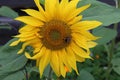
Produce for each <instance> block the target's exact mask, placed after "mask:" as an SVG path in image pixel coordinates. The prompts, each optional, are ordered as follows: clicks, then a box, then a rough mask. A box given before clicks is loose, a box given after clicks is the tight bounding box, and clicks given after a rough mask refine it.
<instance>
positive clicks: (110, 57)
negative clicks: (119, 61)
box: [105, 0, 120, 80]
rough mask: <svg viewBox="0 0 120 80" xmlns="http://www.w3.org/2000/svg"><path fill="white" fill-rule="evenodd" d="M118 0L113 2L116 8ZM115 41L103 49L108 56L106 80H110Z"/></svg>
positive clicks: (116, 25) (116, 24)
mask: <svg viewBox="0 0 120 80" xmlns="http://www.w3.org/2000/svg"><path fill="white" fill-rule="evenodd" d="M119 2H120V1H119ZM119 2H118V0H115V3H116V8H118V7H119V4H118V3H119ZM117 27H118V23H115V24H114V30H116V31H117ZM115 41H116V39H113V40H112V42H111V44H110V48H108V46H107V45H105V49H106V51H107V54H108V69H107V72H106V80H110V73H111V70H112V64H111V61H112V58H113V54H114V49H115Z"/></svg>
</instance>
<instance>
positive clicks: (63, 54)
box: [10, 0, 102, 77]
mask: <svg viewBox="0 0 120 80" xmlns="http://www.w3.org/2000/svg"><path fill="white" fill-rule="evenodd" d="M34 1H35V4H36V5H37V7H38V11H37V10H34V9H25V10H23V11H24V12H26V13H27V14H28V15H29V16H20V17H17V18H16V19H15V20H18V21H22V22H24V23H25V24H26V25H25V26H23V27H22V28H21V29H20V30H19V33H20V34H18V35H16V36H15V37H17V38H18V40H16V41H14V42H12V43H11V45H10V46H16V45H17V44H18V43H20V42H23V45H22V48H21V49H20V50H19V51H18V54H21V53H23V51H24V49H25V48H26V47H27V46H32V47H33V49H34V50H33V54H32V56H31V55H30V53H28V52H25V56H26V57H27V58H28V59H32V60H36V66H37V67H39V71H40V76H42V74H43V72H44V69H45V68H46V66H47V65H48V64H50V66H51V67H52V69H53V71H54V72H55V74H56V75H57V76H61V75H62V76H63V77H65V76H66V68H67V69H68V71H69V72H71V71H72V70H75V71H76V73H77V74H78V70H77V67H76V62H84V61H85V59H86V58H91V57H90V50H89V49H90V48H92V47H94V46H96V45H97V43H95V42H94V40H96V39H98V37H96V36H94V35H92V34H91V33H90V31H89V30H91V29H93V28H96V27H98V26H100V25H101V24H102V23H101V22H99V21H88V20H86V21H82V17H83V16H82V15H79V14H80V13H81V12H82V11H84V10H86V9H87V8H88V7H89V6H90V4H88V5H85V6H82V7H79V8H76V6H77V3H78V2H79V0H71V1H69V0H61V1H59V0H45V5H44V8H42V6H41V5H40V2H39V0H34Z"/></svg>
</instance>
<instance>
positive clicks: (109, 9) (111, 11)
mask: <svg viewBox="0 0 120 80" xmlns="http://www.w3.org/2000/svg"><path fill="white" fill-rule="evenodd" d="M86 4H91V6H90V7H89V8H88V9H86V10H85V11H83V13H82V14H83V20H98V21H101V22H102V23H103V24H102V25H103V26H108V25H110V24H113V23H118V22H120V9H117V8H115V7H113V6H110V5H108V4H105V3H102V2H100V1H96V0H82V1H80V2H79V3H78V7H80V6H83V5H86Z"/></svg>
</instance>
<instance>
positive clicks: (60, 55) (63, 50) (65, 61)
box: [58, 49, 72, 72]
mask: <svg viewBox="0 0 120 80" xmlns="http://www.w3.org/2000/svg"><path fill="white" fill-rule="evenodd" d="M61 53H62V54H61ZM58 54H59V57H60V59H61V61H62V63H63V64H64V65H65V66H66V67H67V68H68V69H69V71H70V72H71V71H72V68H71V66H70V64H69V63H68V60H67V58H66V56H67V53H66V50H65V49H62V50H61V51H60V52H59V53H58Z"/></svg>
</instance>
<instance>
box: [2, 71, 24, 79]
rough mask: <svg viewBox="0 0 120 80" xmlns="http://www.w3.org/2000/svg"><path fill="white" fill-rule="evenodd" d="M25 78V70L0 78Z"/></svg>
mask: <svg viewBox="0 0 120 80" xmlns="http://www.w3.org/2000/svg"><path fill="white" fill-rule="evenodd" d="M24 78H25V74H24V72H23V71H19V72H15V73H12V74H10V75H8V76H6V77H5V78H3V79H0V80H23V79H24Z"/></svg>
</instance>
